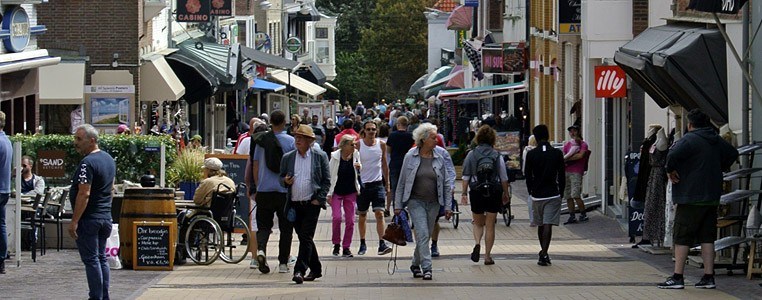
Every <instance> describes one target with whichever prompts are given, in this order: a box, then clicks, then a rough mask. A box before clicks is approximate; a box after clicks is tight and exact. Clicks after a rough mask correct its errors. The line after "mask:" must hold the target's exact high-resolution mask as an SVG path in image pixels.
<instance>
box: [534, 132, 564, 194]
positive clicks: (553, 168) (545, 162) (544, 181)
mask: <svg viewBox="0 0 762 300" xmlns="http://www.w3.org/2000/svg"><path fill="white" fill-rule="evenodd" d="M524 163H525V164H526V170H525V171H524V176H525V177H526V183H527V191H529V195H530V196H532V197H534V198H548V197H554V196H561V192H563V190H564V187H566V174H565V169H566V168H565V166H564V154H563V152H562V151H561V150H558V149H556V148H553V146H551V145H550V144H549V143H548V142H542V143H540V144H539V145H537V147H536V148H534V149H532V150H530V151H529V152H527V159H526V161H525V162H524Z"/></svg>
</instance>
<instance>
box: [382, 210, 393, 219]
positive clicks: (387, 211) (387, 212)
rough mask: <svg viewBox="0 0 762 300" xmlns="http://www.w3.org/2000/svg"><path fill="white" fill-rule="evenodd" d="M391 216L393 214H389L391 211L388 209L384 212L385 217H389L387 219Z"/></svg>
mask: <svg viewBox="0 0 762 300" xmlns="http://www.w3.org/2000/svg"><path fill="white" fill-rule="evenodd" d="M390 216H391V213H389V210H388V209H387V210H385V211H384V217H387V218H388V217H390Z"/></svg>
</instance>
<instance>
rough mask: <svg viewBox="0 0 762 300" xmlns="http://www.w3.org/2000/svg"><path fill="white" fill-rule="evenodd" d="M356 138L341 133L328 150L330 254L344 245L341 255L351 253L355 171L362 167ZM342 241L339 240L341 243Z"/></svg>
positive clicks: (355, 199)
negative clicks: (337, 141)
mask: <svg viewBox="0 0 762 300" xmlns="http://www.w3.org/2000/svg"><path fill="white" fill-rule="evenodd" d="M354 142H355V138H354V137H353V136H351V135H344V136H342V137H341V140H340V141H339V149H338V150H336V151H333V152H332V153H331V161H330V162H329V163H328V166H329V170H330V174H331V187H330V188H329V189H328V201H330V203H331V213H332V216H333V218H332V221H333V232H332V235H331V241H332V242H333V255H334V256H339V249H340V248H343V249H344V253H343V254H342V256H344V257H352V252H351V251H350V250H349V247H350V246H351V245H352V233H353V232H354V228H355V203H356V202H357V194H358V193H359V192H360V183H359V182H358V181H357V175H358V174H359V172H360V170H361V169H362V165H361V164H360V152H358V151H357V150H355V146H354ZM342 208H343V209H344V222H345V225H344V239H343V242H342V239H341V210H342ZM340 243H341V244H340Z"/></svg>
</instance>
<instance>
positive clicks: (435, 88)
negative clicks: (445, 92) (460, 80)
mask: <svg viewBox="0 0 762 300" xmlns="http://www.w3.org/2000/svg"><path fill="white" fill-rule="evenodd" d="M452 69H453V67H451V66H444V67H440V68H439V69H436V70H434V72H431V75H429V78H427V79H426V84H425V85H424V87H428V88H422V89H423V91H424V93H423V97H424V98H428V97H429V96H430V95H436V94H437V93H438V92H439V90H441V89H442V84H444V83H445V82H441V84H436V85H431V84H432V83H434V82H437V81H442V79H443V78H445V77H447V76H448V75H450V72H452Z"/></svg>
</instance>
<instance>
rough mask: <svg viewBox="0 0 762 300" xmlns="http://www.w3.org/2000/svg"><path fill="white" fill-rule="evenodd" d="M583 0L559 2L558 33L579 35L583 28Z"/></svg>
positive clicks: (563, 0)
mask: <svg viewBox="0 0 762 300" xmlns="http://www.w3.org/2000/svg"><path fill="white" fill-rule="evenodd" d="M581 22H582V0H558V33H559V34H571V35H579V34H580V32H581V30H582V27H581Z"/></svg>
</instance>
